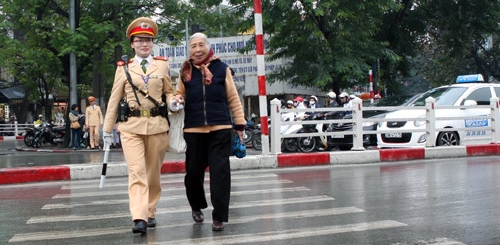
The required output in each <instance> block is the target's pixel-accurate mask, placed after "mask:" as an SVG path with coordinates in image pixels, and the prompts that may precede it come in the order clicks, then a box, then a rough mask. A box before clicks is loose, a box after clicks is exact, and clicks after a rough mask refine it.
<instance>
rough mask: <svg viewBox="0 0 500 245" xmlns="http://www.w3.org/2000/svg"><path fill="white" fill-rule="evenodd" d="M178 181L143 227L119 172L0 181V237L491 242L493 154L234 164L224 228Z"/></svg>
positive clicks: (499, 195) (499, 208) (169, 179)
mask: <svg viewBox="0 0 500 245" xmlns="http://www.w3.org/2000/svg"><path fill="white" fill-rule="evenodd" d="M101 154H102V153H101ZM207 177H208V176H207ZM182 181H183V175H182V174H166V175H163V176H162V184H163V195H162V198H161V200H160V203H159V206H158V210H157V217H156V218H157V221H158V226H157V227H156V228H152V229H149V230H148V234H147V235H146V236H138V235H133V234H132V232H131V228H132V222H131V220H130V214H129V211H128V195H127V179H126V178H123V177H120V178H109V179H108V180H107V182H106V186H105V188H103V189H99V188H98V182H99V180H98V179H95V180H72V181H61V182H43V183H30V184H16V185H2V186H0V244H37V245H44V244H175V245H180V244H250V245H253V244H255V245H257V244H278V245H291V244H353V245H354V244H355V245H366V244H377V245H378V244H388V245H409V244H412V245H417V244H418V245H422V244H435V245H450V244H453V245H459V244H469V245H473V244H477V245H498V244H500V233H498V231H499V230H500V222H499V220H500V219H499V217H500V158H499V157H498V156H487V157H469V158H454V159H439V160H414V161H406V162H392V163H374V164H363V165H342V166H322V167H296V168H282V169H261V170H240V171H233V174H232V195H231V205H230V222H229V223H228V224H226V227H225V230H224V231H223V232H212V230H211V219H210V218H211V215H210V211H211V209H210V208H209V209H207V210H205V223H203V224H201V225H199V224H194V223H193V221H192V220H191V215H190V209H189V206H188V204H187V200H186V198H185V194H184V187H183V182H182ZM206 188H208V178H207V182H206ZM207 191H208V189H207ZM207 193H208V192H207Z"/></svg>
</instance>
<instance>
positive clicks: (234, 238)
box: [155, 220, 407, 245]
mask: <svg viewBox="0 0 500 245" xmlns="http://www.w3.org/2000/svg"><path fill="white" fill-rule="evenodd" d="M403 226H407V225H406V224H404V223H401V222H397V221H393V220H382V221H374V222H362V223H355V224H348V225H333V226H323V227H314V229H290V230H282V231H270V232H262V233H254V234H241V235H228V236H217V237H204V238H198V239H185V240H180V241H169V242H158V243H155V245H169V244H175V245H183V244H204V245H210V244H214V245H217V244H247V243H258V242H260V243H264V242H271V241H277V240H289V239H295V238H302V239H306V238H308V237H313V236H324V235H333V234H340V233H347V232H358V231H368V230H378V229H388V228H396V227H403Z"/></svg>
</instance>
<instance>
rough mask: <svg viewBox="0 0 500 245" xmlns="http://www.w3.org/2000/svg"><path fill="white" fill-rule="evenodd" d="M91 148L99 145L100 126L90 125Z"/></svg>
mask: <svg viewBox="0 0 500 245" xmlns="http://www.w3.org/2000/svg"><path fill="white" fill-rule="evenodd" d="M88 131H89V137H90V139H89V140H90V148H94V147H98V146H99V139H100V137H99V126H89V128H88Z"/></svg>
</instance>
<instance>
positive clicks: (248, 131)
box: [243, 113, 256, 144]
mask: <svg viewBox="0 0 500 245" xmlns="http://www.w3.org/2000/svg"><path fill="white" fill-rule="evenodd" d="M255 118H256V116H255V114H253V113H252V117H251V118H250V119H247V120H246V121H247V124H246V125H245V130H244V131H243V141H244V142H245V144H249V143H251V142H252V138H253V132H254V130H255V129H256V124H255Z"/></svg>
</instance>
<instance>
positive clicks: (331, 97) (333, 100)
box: [324, 92, 339, 118]
mask: <svg viewBox="0 0 500 245" xmlns="http://www.w3.org/2000/svg"><path fill="white" fill-rule="evenodd" d="M326 97H327V98H328V107H330V108H334V107H339V103H338V102H337V94H336V93H335V92H328V93H327V94H326ZM337 113H338V112H335V111H329V112H326V113H325V114H324V117H325V118H333V117H334V116H335V114H337Z"/></svg>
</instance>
